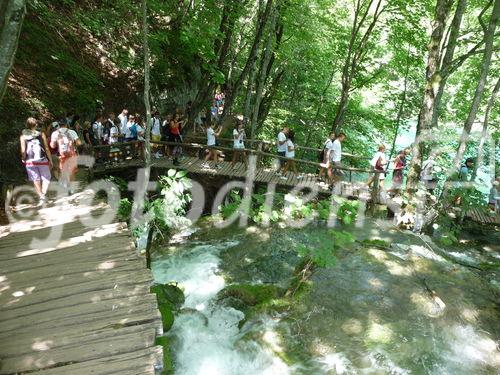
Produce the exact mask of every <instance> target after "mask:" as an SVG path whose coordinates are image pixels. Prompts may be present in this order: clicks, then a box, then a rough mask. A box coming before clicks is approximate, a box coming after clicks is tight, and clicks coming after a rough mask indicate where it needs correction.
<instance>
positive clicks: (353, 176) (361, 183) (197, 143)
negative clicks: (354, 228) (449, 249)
mask: <svg viewBox="0 0 500 375" xmlns="http://www.w3.org/2000/svg"><path fill="white" fill-rule="evenodd" d="M203 140H204V138H202V137H188V138H186V139H185V140H184V143H173V142H151V145H152V147H153V152H155V151H161V152H162V153H163V155H167V154H168V153H172V152H173V150H174V149H175V148H176V147H181V148H182V157H181V158H179V164H177V165H175V164H174V163H173V159H172V157H168V156H167V157H166V156H162V157H159V158H155V157H153V159H152V164H151V166H152V167H153V168H159V169H182V170H186V171H188V172H189V173H190V174H191V175H207V176H224V177H226V178H227V179H229V180H231V179H235V180H243V179H245V178H247V176H248V168H247V167H246V166H245V164H244V163H242V162H238V163H236V164H235V165H233V164H232V163H231V159H232V155H233V152H234V149H233V148H232V147H230V146H229V145H227V146H224V144H232V142H233V141H232V140H231V139H224V138H222V139H218V141H219V143H220V144H219V145H217V146H213V147H209V146H206V145H205V144H204V143H202V141H203ZM246 143H247V145H249V146H250V147H249V148H246V149H245V150H244V151H245V153H246V154H247V156H254V157H255V160H256V165H255V171H254V174H253V181H254V182H255V183H260V184H276V185H277V186H279V187H282V188H288V189H293V188H300V189H307V188H309V189H311V190H315V191H318V193H323V194H331V193H332V192H333V193H335V194H337V195H341V196H344V197H349V198H355V199H358V198H363V199H365V200H367V201H368V200H370V201H379V194H380V192H379V187H378V179H375V183H374V184H373V187H371V188H368V186H367V185H366V181H367V180H368V178H369V176H370V175H373V174H374V172H373V170H372V169H369V168H356V167H353V166H349V165H350V164H351V163H352V162H357V163H358V164H359V163H364V164H368V163H367V158H366V157H360V156H356V155H352V154H343V157H344V160H346V165H345V166H344V165H343V166H341V167H337V168H336V170H337V172H339V173H342V174H343V176H342V181H341V182H339V183H337V184H335V186H334V189H332V188H331V187H329V186H328V184H326V183H325V181H324V179H323V180H320V179H319V178H318V170H319V169H320V168H321V164H320V163H318V162H317V161H314V160H315V159H316V154H317V153H318V152H319V151H320V150H318V149H315V148H310V147H301V146H297V147H296V149H297V151H296V154H298V155H301V156H303V157H304V158H301V159H299V158H297V159H295V163H296V165H297V168H298V170H299V173H298V174H296V173H293V172H286V173H285V174H284V175H278V174H277V173H276V165H275V164H276V163H277V162H278V161H279V160H280V159H281V160H282V161H285V160H287V159H286V158H284V157H280V156H278V155H277V154H275V153H272V151H271V150H272V149H274V147H273V144H272V143H270V142H265V141H260V140H255V141H253V140H247V141H246ZM209 149H215V150H217V152H218V153H219V154H220V155H221V161H219V163H218V164H216V163H214V162H213V161H210V162H208V163H205V162H204V158H205V155H206V153H207V152H208V150H209ZM93 156H94V157H95V158H96V160H97V163H96V164H95V166H94V167H93V173H95V174H105V173H109V172H112V171H118V170H126V169H130V168H139V167H142V166H144V151H143V143H142V142H129V143H118V144H115V145H112V146H108V145H105V146H96V147H94V148H93ZM307 157H308V158H307Z"/></svg>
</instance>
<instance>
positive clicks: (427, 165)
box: [420, 154, 438, 195]
mask: <svg viewBox="0 0 500 375" xmlns="http://www.w3.org/2000/svg"><path fill="white" fill-rule="evenodd" d="M434 158H435V156H434V155H433V154H430V155H429V158H428V159H427V160H425V161H424V162H423V163H422V171H421V172H420V180H421V181H422V183H423V184H424V187H425V189H426V190H427V192H428V193H429V194H430V195H434V189H435V188H436V186H437V179H436V173H435V172H437V169H438V167H436V161H435V160H434Z"/></svg>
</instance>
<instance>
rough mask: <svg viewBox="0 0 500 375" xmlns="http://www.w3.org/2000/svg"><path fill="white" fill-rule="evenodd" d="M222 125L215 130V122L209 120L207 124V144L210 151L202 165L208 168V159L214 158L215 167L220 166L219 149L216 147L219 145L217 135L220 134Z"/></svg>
mask: <svg viewBox="0 0 500 375" xmlns="http://www.w3.org/2000/svg"><path fill="white" fill-rule="evenodd" d="M221 131H222V127H220V128H219V129H218V131H215V130H214V128H213V122H212V121H209V123H208V125H207V146H208V147H209V149H208V153H207V155H206V156H205V162H204V163H203V164H202V167H204V168H207V167H208V166H209V164H208V161H209V160H210V159H212V160H213V161H214V162H215V168H220V165H219V164H218V163H219V151H217V150H216V149H215V148H214V147H215V146H217V137H218V136H219V135H220V133H221Z"/></svg>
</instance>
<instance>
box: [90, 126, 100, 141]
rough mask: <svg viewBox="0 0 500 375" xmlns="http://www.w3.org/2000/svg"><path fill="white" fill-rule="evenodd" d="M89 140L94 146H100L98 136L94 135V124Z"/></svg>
mask: <svg viewBox="0 0 500 375" xmlns="http://www.w3.org/2000/svg"><path fill="white" fill-rule="evenodd" d="M89 139H90V142H91V143H92V144H93V145H94V146H95V145H97V144H98V142H97V134H95V133H94V124H92V125H90V127H89Z"/></svg>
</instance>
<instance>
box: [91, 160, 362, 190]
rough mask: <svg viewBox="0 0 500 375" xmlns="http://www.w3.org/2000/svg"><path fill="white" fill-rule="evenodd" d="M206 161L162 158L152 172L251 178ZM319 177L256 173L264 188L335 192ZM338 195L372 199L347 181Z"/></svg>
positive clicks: (120, 166)
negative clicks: (268, 186) (167, 171)
mask: <svg viewBox="0 0 500 375" xmlns="http://www.w3.org/2000/svg"><path fill="white" fill-rule="evenodd" d="M204 164H205V163H204V161H203V160H202V159H200V158H198V157H195V156H187V157H184V158H182V159H181V160H180V164H179V165H177V166H176V165H174V164H173V161H172V159H170V158H166V157H162V158H159V159H153V160H152V165H151V166H152V168H161V169H180V170H185V171H187V172H189V173H190V174H195V175H196V174H198V175H207V176H223V177H226V178H228V179H234V180H244V179H245V178H246V177H247V173H248V171H247V168H246V167H245V165H244V164H243V163H236V168H233V166H232V165H231V162H229V161H223V162H219V164H218V167H216V165H215V163H214V162H213V161H210V162H209V163H208V167H207V166H204ZM143 165H144V162H143V161H142V160H140V159H131V160H125V161H120V162H116V163H106V164H97V165H96V166H95V167H94V173H95V174H104V173H108V172H111V171H118V170H125V169H129V168H138V167H141V166H143ZM317 177H318V175H317V174H314V173H304V174H295V173H291V172H288V173H287V174H286V175H285V176H284V177H281V176H280V175H278V174H277V173H276V172H275V171H274V169H272V168H270V167H264V166H261V167H258V168H256V171H255V178H254V182H256V183H262V184H276V185H277V186H281V187H287V188H290V189H293V188H295V187H300V188H309V189H316V190H317V191H318V192H319V193H324V194H329V193H331V189H330V188H329V187H328V185H327V184H325V183H324V182H320V181H318V178H317ZM337 188H338V189H340V190H336V191H335V194H337V195H341V196H345V197H359V196H360V195H361V194H363V193H364V194H366V199H370V193H369V191H368V188H367V187H366V184H365V183H356V182H347V181H343V182H342V183H341V184H339V185H338V187H337Z"/></svg>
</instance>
